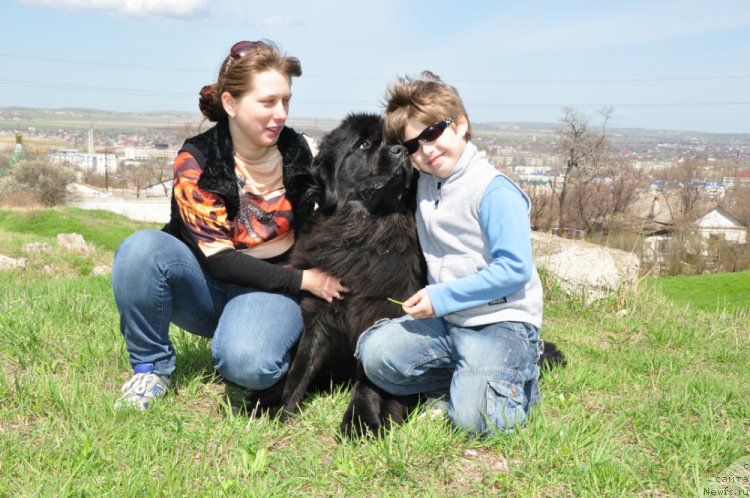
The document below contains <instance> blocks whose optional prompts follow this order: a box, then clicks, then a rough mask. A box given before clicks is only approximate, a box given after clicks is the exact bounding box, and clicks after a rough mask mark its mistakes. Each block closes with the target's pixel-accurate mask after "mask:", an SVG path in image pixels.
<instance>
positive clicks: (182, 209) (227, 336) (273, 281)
mask: <svg viewBox="0 0 750 498" xmlns="http://www.w3.org/2000/svg"><path fill="white" fill-rule="evenodd" d="M301 74H302V70H301V67H300V63H299V61H298V60H297V59H296V58H293V57H288V56H286V55H282V54H281V52H280V51H279V49H278V47H276V45H274V44H273V43H272V42H268V41H259V42H248V41H243V42H238V43H236V44H235V45H234V46H233V47H232V49H231V51H230V54H229V56H228V57H227V58H226V59H225V60H224V63H223V64H222V66H221V69H220V71H219V77H218V81H217V82H216V83H214V84H212V85H208V86H205V87H203V89H202V90H201V98H200V109H201V112H202V113H203V114H204V115H205V116H206V117H207V118H208V119H209V120H210V121H213V122H216V126H214V127H213V128H211V129H209V130H208V131H206V132H204V133H202V134H200V135H197V136H195V137H193V138H190V139H188V140H186V141H185V144H184V145H183V147H182V149H181V150H180V153H179V154H178V156H177V158H176V160H175V163H174V187H173V195H172V211H171V219H170V222H169V223H168V224H167V225H166V226H165V227H164V229H163V230H162V231H157V230H141V231H139V232H136V233H135V234H133V235H132V236H130V237H128V238H127V239H126V240H125V241H124V242H123V243H122V245H121V246H120V248H119V249H118V250H117V253H116V254H115V261H114V265H113V269H112V287H113V291H114V295H115V301H116V303H117V308H118V310H119V312H120V329H121V331H122V334H123V336H124V337H125V343H126V346H127V349H128V352H129V354H130V363H131V365H132V366H133V370H134V376H133V378H132V379H131V380H130V381H129V382H128V383H127V384H125V385H124V386H123V388H122V396H121V397H120V398H119V399H118V400H117V402H116V403H115V407H116V408H119V407H123V406H133V407H136V408H139V409H145V408H147V407H148V406H149V405H150V404H151V402H152V401H153V400H154V398H157V397H159V396H161V395H163V394H164V393H165V392H167V390H168V389H169V385H170V375H171V374H172V372H173V371H174V369H175V351H174V348H173V346H172V343H171V341H170V338H169V326H170V323H174V324H175V325H177V326H179V327H181V328H183V329H185V330H187V331H189V332H191V333H193V334H197V335H201V336H203V337H209V338H212V354H213V358H214V366H215V368H216V370H217V371H218V372H219V373H220V374H221V375H222V376H223V377H224V378H225V379H226V380H229V381H231V382H233V383H235V384H238V385H240V386H243V387H245V388H248V389H253V390H259V389H265V388H268V387H270V386H271V385H273V384H274V383H275V382H276V381H278V380H279V379H280V378H281V377H282V376H283V375H284V373H285V372H286V370H287V368H288V366H289V362H290V349H291V348H292V346H293V345H294V343H295V342H296V341H297V339H298V338H299V335H300V333H301V331H302V313H301V311H300V308H299V306H298V304H297V300H296V296H297V295H298V294H299V292H300V291H308V292H311V293H312V294H314V295H316V296H318V297H320V298H322V299H325V300H327V301H329V302H330V301H332V300H333V299H341V298H342V293H344V292H346V291H347V289H346V288H345V287H343V286H342V284H341V282H340V281H339V280H338V279H337V278H335V277H333V276H331V275H328V274H326V273H324V272H322V271H318V270H316V269H311V270H304V271H302V270H297V269H293V268H290V267H288V266H286V265H285V263H286V256H287V254H288V253H289V251H290V249H291V247H292V245H293V244H294V230H295V229H300V228H303V227H304V225H305V222H306V219H307V218H308V217H309V215H310V214H311V211H312V208H313V206H311V205H309V204H310V203H309V202H306V201H305V196H304V192H305V190H306V189H307V187H308V186H309V183H310V181H311V176H310V172H309V168H310V165H311V162H312V153H311V151H310V147H309V146H308V143H307V141H306V140H305V138H304V137H303V136H302V135H301V134H298V133H296V132H295V131H294V130H292V129H290V128H287V127H285V126H284V123H285V121H286V118H287V113H288V110H289V101H290V99H291V97H292V92H291V78H292V77H294V76H300V75H301Z"/></svg>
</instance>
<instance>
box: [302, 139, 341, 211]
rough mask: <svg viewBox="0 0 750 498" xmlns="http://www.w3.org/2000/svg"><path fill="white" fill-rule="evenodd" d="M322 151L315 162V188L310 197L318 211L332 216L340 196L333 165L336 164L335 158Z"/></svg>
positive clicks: (313, 166)
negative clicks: (337, 190)
mask: <svg viewBox="0 0 750 498" xmlns="http://www.w3.org/2000/svg"><path fill="white" fill-rule="evenodd" d="M329 155H330V154H328V153H326V152H323V151H321V152H320V153H319V154H318V155H317V156H316V157H315V159H314V160H313V164H312V175H313V179H314V181H315V186H314V187H313V188H311V189H310V191H309V192H310V195H311V196H313V200H314V202H315V203H316V204H317V205H318V210H319V211H320V212H322V213H324V214H330V213H332V212H333V210H334V209H336V204H337V202H338V196H337V193H336V179H335V178H334V174H333V171H332V169H333V168H332V167H331V165H332V164H333V163H334V162H335V158H334V157H328V156H329Z"/></svg>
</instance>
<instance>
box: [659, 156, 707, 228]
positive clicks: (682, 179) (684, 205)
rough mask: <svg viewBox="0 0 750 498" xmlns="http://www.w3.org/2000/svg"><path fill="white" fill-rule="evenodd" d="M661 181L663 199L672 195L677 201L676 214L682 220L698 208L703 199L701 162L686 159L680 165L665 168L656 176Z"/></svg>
mask: <svg viewBox="0 0 750 498" xmlns="http://www.w3.org/2000/svg"><path fill="white" fill-rule="evenodd" d="M657 177H658V179H659V180H661V181H662V183H661V188H660V189H661V190H662V191H663V193H664V194H665V197H666V196H667V195H669V194H672V195H674V196H675V197H676V198H677V200H678V201H679V208H678V212H679V214H681V215H682V217H683V218H685V217H687V216H689V215H690V214H691V213H692V212H693V211H694V210H695V208H696V207H698V205H699V203H700V201H701V200H702V197H703V195H702V194H703V179H704V175H703V161H702V160H700V159H694V158H693V159H686V160H685V161H683V162H682V163H680V164H677V165H675V166H672V167H671V168H667V169H665V170H663V171H662V172H660V173H659V174H658V175H657Z"/></svg>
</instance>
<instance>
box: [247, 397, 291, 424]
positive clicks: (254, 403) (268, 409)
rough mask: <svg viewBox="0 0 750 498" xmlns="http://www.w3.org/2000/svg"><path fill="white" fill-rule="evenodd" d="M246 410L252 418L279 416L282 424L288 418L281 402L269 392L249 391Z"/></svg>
mask: <svg viewBox="0 0 750 498" xmlns="http://www.w3.org/2000/svg"><path fill="white" fill-rule="evenodd" d="M245 410H246V412H247V415H248V417H250V418H258V417H262V416H266V417H268V418H274V417H277V416H278V417H279V418H280V419H281V421H282V422H283V421H285V420H286V418H287V417H286V412H285V411H284V406H283V405H282V404H281V400H280V399H278V397H277V396H275V395H274V393H271V392H267V391H249V392H248V393H247V396H246V398H245Z"/></svg>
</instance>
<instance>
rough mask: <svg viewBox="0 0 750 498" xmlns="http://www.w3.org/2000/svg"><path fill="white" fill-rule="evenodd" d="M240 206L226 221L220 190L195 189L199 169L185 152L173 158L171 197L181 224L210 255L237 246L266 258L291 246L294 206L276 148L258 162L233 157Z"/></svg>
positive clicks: (252, 254)
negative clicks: (284, 183)
mask: <svg viewBox="0 0 750 498" xmlns="http://www.w3.org/2000/svg"><path fill="white" fill-rule="evenodd" d="M236 159H237V160H236V170H235V171H236V172H237V177H238V183H239V187H240V209H239V212H238V213H237V216H236V217H235V218H234V219H233V220H232V221H229V219H228V217H227V210H226V207H225V206H224V202H223V201H222V199H221V198H220V197H219V195H218V194H215V193H213V192H208V191H205V190H202V189H201V188H200V187H198V178H199V177H200V175H201V173H202V170H201V168H200V166H199V165H198V162H197V161H196V160H195V158H194V157H193V156H192V155H191V154H190V153H189V152H182V153H180V154H179V155H178V156H177V159H176V160H175V162H174V198H175V200H176V202H177V206H178V208H179V210H180V216H181V218H182V220H183V222H184V225H185V227H186V228H187V230H188V231H189V232H190V234H191V235H192V236H193V238H194V240H195V241H196V242H197V243H198V247H199V248H200V249H201V252H203V254H204V255H205V256H206V257H208V256H211V255H213V254H216V253H218V252H221V251H224V250H227V249H235V250H238V251H241V252H244V253H246V254H249V255H251V256H254V257H257V258H260V259H268V258H272V257H275V256H278V255H280V254H283V253H284V252H286V251H287V250H289V248H291V247H292V245H293V244H294V232H293V230H292V228H291V224H292V219H293V214H292V205H291V203H290V202H289V200H288V199H287V198H286V196H285V190H284V185H283V182H282V159H281V154H280V153H279V152H278V149H276V148H274V149H272V150H271V154H269V155H268V156H267V157H265V158H263V159H262V160H261V161H260V162H255V163H249V162H247V161H244V160H242V159H240V158H236Z"/></svg>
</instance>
